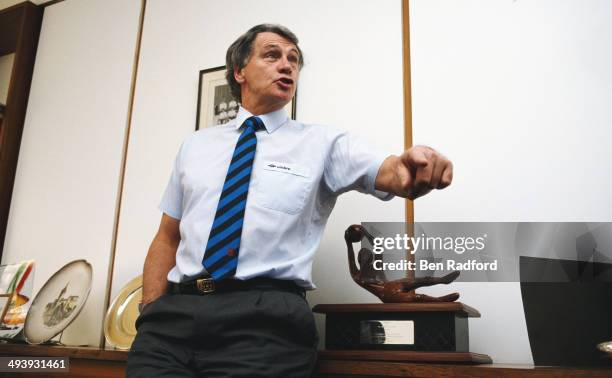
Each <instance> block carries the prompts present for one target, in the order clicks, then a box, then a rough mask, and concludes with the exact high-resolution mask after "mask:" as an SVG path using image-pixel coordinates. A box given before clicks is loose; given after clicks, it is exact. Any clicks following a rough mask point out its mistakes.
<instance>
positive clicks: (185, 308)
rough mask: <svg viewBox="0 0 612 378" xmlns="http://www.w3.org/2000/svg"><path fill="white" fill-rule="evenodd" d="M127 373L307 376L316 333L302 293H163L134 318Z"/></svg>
mask: <svg viewBox="0 0 612 378" xmlns="http://www.w3.org/2000/svg"><path fill="white" fill-rule="evenodd" d="M136 328H137V330H138V334H137V335H136V339H135V340H134V343H133V344H132V348H131V351H130V353H129V356H128V363H127V376H128V377H249V378H254V377H283V378H284V377H309V376H311V375H312V372H313V371H314V367H315V363H316V355H317V351H316V345H317V331H316V328H315V323H314V317H313V314H312V311H311V310H310V306H309V305H308V303H307V302H306V299H304V298H303V297H302V296H301V295H299V294H296V293H293V292H288V291H282V290H276V289H265V290H261V289H251V290H245V291H233V292H226V293H219V294H211V295H185V294H166V295H164V296H162V297H160V298H159V299H157V300H156V301H154V302H153V303H150V304H149V305H147V306H146V307H145V308H144V310H143V312H142V314H141V315H140V317H139V318H138V320H137V322H136Z"/></svg>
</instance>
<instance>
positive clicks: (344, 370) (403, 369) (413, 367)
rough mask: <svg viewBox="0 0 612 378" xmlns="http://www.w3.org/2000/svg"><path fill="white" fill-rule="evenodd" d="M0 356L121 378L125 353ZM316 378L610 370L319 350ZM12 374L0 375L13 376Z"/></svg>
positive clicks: (2, 348) (8, 347)
mask: <svg viewBox="0 0 612 378" xmlns="http://www.w3.org/2000/svg"><path fill="white" fill-rule="evenodd" d="M0 356H20V357H21V356H33V357H34V356H35V357H69V358H70V371H69V374H67V375H66V374H64V373H58V374H53V373H47V374H45V375H44V376H50V377H52V376H58V377H59V376H69V377H96V378H98V377H124V376H125V363H126V360H127V352H126V351H119V350H104V349H99V348H90V347H81V348H77V347H58V346H40V345H21V344H0ZM317 373H318V375H317V376H318V377H325V378H329V377H351V378H357V377H362V378H365V377H466V378H467V377H470V378H472V377H495V378H515V377H521V378H522V377H533V378H545V377H555V378H557V377H559V378H565V377H567V378H569V377H572V378H574V377H578V378H604V377H606V378H610V377H612V366H611V367H593V368H591V367H577V368H562V367H534V366H529V365H501V364H488V365H465V364H463V365H462V364H432V363H407V362H398V361H393V362H392V361H388V362H382V361H364V360H350V359H339V358H338V357H337V356H333V355H329V354H327V353H326V352H324V351H322V352H321V353H320V356H319V364H318V368H317ZM14 376H16V375H15V373H0V377H14ZM18 376H19V377H41V374H40V373H20V374H19V375H18Z"/></svg>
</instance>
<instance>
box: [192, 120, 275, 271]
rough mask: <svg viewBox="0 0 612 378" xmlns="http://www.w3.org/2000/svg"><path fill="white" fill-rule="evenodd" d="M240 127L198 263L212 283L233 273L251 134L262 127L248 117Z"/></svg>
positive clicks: (252, 149)
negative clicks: (201, 256) (200, 263)
mask: <svg viewBox="0 0 612 378" xmlns="http://www.w3.org/2000/svg"><path fill="white" fill-rule="evenodd" d="M242 126H244V130H243V131H242V134H240V137H239V138H238V142H236V148H235V149H234V154H233V155H232V160H231V162H230V165H229V168H228V169H227V175H226V177H225V183H224V184H223V189H222V190H221V197H220V198H219V204H218V205H217V212H216V213H215V220H214V221H213V224H212V227H211V230H210V235H209V236H208V243H207V244H206V250H205V252H204V258H203V259H202V264H203V265H204V268H206V271H207V272H208V273H209V274H210V275H211V277H212V278H213V279H214V280H215V281H218V280H221V279H223V278H226V277H230V276H233V275H234V274H235V273H236V266H237V265H238V251H239V249H240V235H241V234H242V221H243V220H244V210H245V208H246V201H247V194H248V192H249V181H250V180H251V170H252V169H253V161H254V160H255V149H256V147H257V137H256V136H255V130H259V129H262V128H263V127H264V124H263V122H262V120H261V119H259V118H258V117H250V118H248V119H247V120H246V121H244V123H243V124H242Z"/></svg>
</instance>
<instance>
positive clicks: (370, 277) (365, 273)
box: [344, 225, 460, 303]
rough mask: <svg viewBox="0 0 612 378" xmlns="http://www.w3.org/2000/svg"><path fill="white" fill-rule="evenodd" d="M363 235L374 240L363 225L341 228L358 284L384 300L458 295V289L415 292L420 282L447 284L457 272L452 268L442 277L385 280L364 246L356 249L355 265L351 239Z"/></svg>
mask: <svg viewBox="0 0 612 378" xmlns="http://www.w3.org/2000/svg"><path fill="white" fill-rule="evenodd" d="M364 237H366V238H368V240H369V241H370V244H372V245H373V244H374V238H373V237H372V235H370V233H369V232H368V231H366V229H365V228H364V227H363V226H360V225H352V226H349V228H347V229H346V231H345V232H344V240H345V241H346V247H347V251H348V260H349V269H350V271H351V276H352V277H353V280H354V281H355V282H356V283H357V284H358V285H359V286H361V287H363V288H364V289H366V290H367V291H369V292H370V293H372V294H374V295H376V296H377V297H378V298H380V300H381V301H383V302H384V303H403V302H453V301H456V300H457V299H458V298H459V294H458V293H452V294H448V295H444V296H442V297H431V296H429V295H425V294H417V293H415V292H414V290H415V289H417V288H419V287H422V286H431V285H437V284H449V283H451V282H453V281H454V280H455V279H456V278H457V277H458V276H459V274H460V272H452V273H449V274H447V275H445V276H444V277H418V278H415V279H410V278H402V279H399V280H395V281H386V280H385V277H384V273H383V272H382V270H376V269H374V266H373V264H374V254H373V253H372V251H370V250H369V249H367V248H361V250H359V253H358V256H357V259H358V261H359V268H357V265H356V264H355V251H354V250H353V243H358V242H360V241H361V240H362V239H363V238H364Z"/></svg>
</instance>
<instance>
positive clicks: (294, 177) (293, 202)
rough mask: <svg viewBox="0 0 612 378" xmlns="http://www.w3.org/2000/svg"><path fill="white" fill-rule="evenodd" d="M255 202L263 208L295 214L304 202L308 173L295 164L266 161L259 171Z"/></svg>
mask: <svg viewBox="0 0 612 378" xmlns="http://www.w3.org/2000/svg"><path fill="white" fill-rule="evenodd" d="M258 181H259V183H258V187H257V194H256V199H257V203H258V204H259V205H261V206H263V207H265V208H268V209H272V210H277V211H282V212H285V213H287V214H297V213H299V212H300V211H302V209H304V205H305V204H306V199H307V197H308V188H309V187H310V174H309V172H308V170H307V169H306V168H305V167H302V166H299V165H297V164H289V163H277V162H266V163H264V165H263V167H262V169H261V170H260V171H259V180H258Z"/></svg>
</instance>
